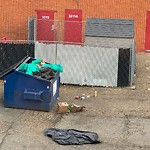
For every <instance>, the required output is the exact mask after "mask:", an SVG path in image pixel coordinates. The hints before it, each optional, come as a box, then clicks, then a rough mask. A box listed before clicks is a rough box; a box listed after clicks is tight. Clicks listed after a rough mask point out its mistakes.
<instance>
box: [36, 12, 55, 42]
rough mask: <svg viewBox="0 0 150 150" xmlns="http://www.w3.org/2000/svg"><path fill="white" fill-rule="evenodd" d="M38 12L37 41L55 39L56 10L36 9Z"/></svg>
mask: <svg viewBox="0 0 150 150" xmlns="http://www.w3.org/2000/svg"><path fill="white" fill-rule="evenodd" d="M36 12H37V36H36V40H37V41H54V40H55V39H54V38H55V36H54V34H55V31H54V13H55V12H56V11H53V10H51V11H46V10H36Z"/></svg>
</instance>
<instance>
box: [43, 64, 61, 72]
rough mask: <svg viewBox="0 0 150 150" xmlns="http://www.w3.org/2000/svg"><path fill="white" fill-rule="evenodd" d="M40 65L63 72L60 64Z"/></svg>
mask: <svg viewBox="0 0 150 150" xmlns="http://www.w3.org/2000/svg"><path fill="white" fill-rule="evenodd" d="M42 67H49V68H51V69H52V70H54V71H56V72H57V71H59V72H63V67H62V65H61V64H43V65H42Z"/></svg>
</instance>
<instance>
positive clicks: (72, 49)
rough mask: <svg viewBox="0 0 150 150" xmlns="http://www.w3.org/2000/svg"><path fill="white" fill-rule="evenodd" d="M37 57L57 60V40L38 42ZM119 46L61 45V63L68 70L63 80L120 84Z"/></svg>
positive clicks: (63, 75)
mask: <svg viewBox="0 0 150 150" xmlns="http://www.w3.org/2000/svg"><path fill="white" fill-rule="evenodd" d="M35 45H36V48H35V57H36V58H40V59H44V60H46V61H47V62H54V58H53V56H54V57H55V54H56V49H55V47H54V45H53V44H49V45H46V44H42V43H36V44H35ZM118 50H119V49H118V48H101V47H90V46H85V47H82V46H77V45H63V44H58V45H57V63H61V64H62V65H63V67H64V72H63V73H62V74H61V83H68V84H78V85H90V86H106V87H107V86H114V87H116V86H117V75H118V52H119V51H118Z"/></svg>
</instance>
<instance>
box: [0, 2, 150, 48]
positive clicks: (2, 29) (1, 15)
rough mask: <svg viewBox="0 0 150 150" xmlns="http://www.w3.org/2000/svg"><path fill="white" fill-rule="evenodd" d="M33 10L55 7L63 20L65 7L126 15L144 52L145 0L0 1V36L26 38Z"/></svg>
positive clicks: (108, 15)
mask: <svg viewBox="0 0 150 150" xmlns="http://www.w3.org/2000/svg"><path fill="white" fill-rule="evenodd" d="M35 9H45V10H57V13H56V15H55V19H57V20H64V16H65V15H64V13H65V9H82V12H83V21H85V20H86V18H87V17H97V18H127V19H134V21H135V37H136V47H137V51H144V44H145V29H146V12H147V11H148V10H150V1H148V0H144V1H143V0H138V1H137V0H121V1H120V0H111V1H110V0H94V1H91V0H55V1H52V0H36V1H34V0H5V1H4V0H0V20H1V24H0V38H1V37H4V36H8V39H14V40H15V39H16V40H18V39H22V40H26V39H27V20H28V17H29V16H35V15H36V13H35Z"/></svg>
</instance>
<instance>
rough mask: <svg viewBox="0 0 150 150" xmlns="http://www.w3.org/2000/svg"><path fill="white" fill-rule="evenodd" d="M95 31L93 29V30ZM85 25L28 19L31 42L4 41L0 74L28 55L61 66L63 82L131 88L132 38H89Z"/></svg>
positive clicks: (133, 61) (0, 46)
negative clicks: (62, 68)
mask: <svg viewBox="0 0 150 150" xmlns="http://www.w3.org/2000/svg"><path fill="white" fill-rule="evenodd" d="M90 28H92V27H90ZM85 30H86V22H73V21H61V20H59V21H53V20H46V19H43V20H41V19H36V18H35V17H29V18H28V33H27V37H28V40H24V39H22V40H21V39H19V40H13V39H12V40H8V39H3V40H1V45H0V53H1V56H0V57H1V59H0V71H3V70H5V69H7V68H8V67H9V66H11V65H13V64H14V63H16V62H17V61H20V59H22V58H23V57H25V56H31V57H34V56H35V58H38V59H39V58H40V59H43V60H45V61H47V62H49V63H61V64H62V65H63V67H64V72H63V73H62V74H61V83H65V84H77V85H88V86H106V87H109V86H111V87H117V86H129V85H132V83H133V76H134V73H135V62H136V60H135V43H134V39H133V38H126V39H123V38H122V39H121V38H106V37H92V36H91V37H90V36H87V35H86V34H85V33H86V31H85Z"/></svg>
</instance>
